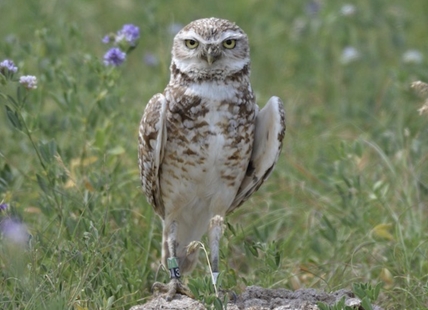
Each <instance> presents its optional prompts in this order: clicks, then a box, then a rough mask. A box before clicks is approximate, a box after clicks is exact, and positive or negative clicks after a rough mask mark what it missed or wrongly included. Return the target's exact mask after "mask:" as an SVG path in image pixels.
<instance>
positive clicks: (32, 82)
mask: <svg viewBox="0 0 428 310" xmlns="http://www.w3.org/2000/svg"><path fill="white" fill-rule="evenodd" d="M19 83H20V84H21V85H23V86H24V87H25V88H26V89H36V88H37V78H36V77H35V76H33V75H23V76H21V77H20V78H19Z"/></svg>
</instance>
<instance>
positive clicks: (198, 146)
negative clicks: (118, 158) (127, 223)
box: [139, 18, 285, 299]
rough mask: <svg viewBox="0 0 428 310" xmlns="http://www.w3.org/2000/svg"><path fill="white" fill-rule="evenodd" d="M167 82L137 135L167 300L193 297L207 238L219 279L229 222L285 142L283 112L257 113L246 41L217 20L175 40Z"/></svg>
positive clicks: (272, 103)
mask: <svg viewBox="0 0 428 310" xmlns="http://www.w3.org/2000/svg"><path fill="white" fill-rule="evenodd" d="M170 70H171V77H170V82H169V84H168V85H167V87H166V88H165V90H164V92H163V93H162V94H156V95H154V96H153V98H152V99H151V100H150V101H149V103H148V104H147V106H146V109H145V111H144V115H143V118H142V120H141V124H140V128H139V165H140V171H141V182H142V186H143V190H144V193H145V194H146V196H147V200H148V202H149V203H150V204H151V205H152V206H153V208H154V210H155V212H156V213H157V214H158V215H159V216H160V217H161V218H162V224H163V240H162V262H163V264H164V265H165V266H167V268H168V269H169V270H170V275H171V281H170V283H169V285H161V284H159V283H157V284H156V287H158V288H161V286H163V289H167V292H168V294H167V298H168V299H171V298H172V297H173V296H174V294H175V293H177V292H178V293H185V294H189V291H188V290H186V288H185V287H184V286H183V285H182V284H181V282H180V280H179V278H180V273H184V272H190V271H191V270H192V269H193V268H194V266H195V264H196V262H197V257H198V255H197V254H198V253H197V251H190V252H189V251H187V247H188V245H189V243H190V242H192V241H199V240H200V239H201V237H202V236H203V234H205V233H206V232H207V231H208V236H209V243H210V250H211V264H212V270H213V282H214V283H215V282H216V279H217V275H218V272H219V269H218V261H219V241H220V237H221V234H222V225H223V217H224V216H225V215H226V214H228V213H230V212H232V211H233V210H234V209H236V208H237V207H239V206H240V205H241V204H242V203H243V202H244V201H245V200H246V199H248V197H250V196H251V194H252V193H253V192H255V191H256V190H257V189H258V188H259V187H260V185H261V184H262V183H263V181H264V180H266V178H267V177H268V176H269V174H270V173H271V172H272V169H273V167H274V166H275V164H276V161H277V160H278V156H279V154H280V151H281V147H282V140H283V137H284V133H285V117H284V108H283V104H282V102H281V100H280V99H279V98H278V97H272V98H270V100H269V101H268V103H267V104H266V106H265V107H264V108H263V109H262V110H261V111H259V108H258V106H257V104H256V101H255V98H254V94H253V91H252V89H251V84H250V48H249V45H248V38H247V35H246V34H245V33H244V32H243V31H242V30H241V29H240V28H239V27H238V26H237V25H235V24H234V23H232V22H230V21H227V20H224V19H218V18H207V19H200V20H196V21H193V22H192V23H190V24H189V25H187V26H185V27H184V28H183V29H182V30H181V31H180V32H179V33H178V34H177V35H176V36H175V38H174V43H173V48H172V62H171V67H170Z"/></svg>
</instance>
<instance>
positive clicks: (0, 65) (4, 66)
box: [0, 59, 18, 74]
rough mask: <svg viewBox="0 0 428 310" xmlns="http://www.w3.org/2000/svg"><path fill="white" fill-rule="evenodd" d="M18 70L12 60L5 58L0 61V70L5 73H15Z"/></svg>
mask: <svg viewBox="0 0 428 310" xmlns="http://www.w3.org/2000/svg"><path fill="white" fill-rule="evenodd" d="M17 71H18V67H17V66H15V64H14V63H13V61H12V60H9V59H5V60H3V61H2V62H0V72H1V73H3V74H6V73H7V72H11V73H16V72H17Z"/></svg>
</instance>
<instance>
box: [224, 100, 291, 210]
mask: <svg viewBox="0 0 428 310" xmlns="http://www.w3.org/2000/svg"><path fill="white" fill-rule="evenodd" d="M284 134H285V111H284V105H283V103H282V101H281V99H279V98H278V97H271V98H270V99H269V101H268V102H267V104H266V106H265V107H264V108H263V109H261V111H260V112H259V114H258V115H257V118H256V127H255V134H254V144H253V151H252V153H251V159H250V162H249V164H248V168H247V171H246V174H245V177H244V179H243V181H242V184H241V186H240V188H239V190H238V193H237V195H236V197H235V200H234V201H233V203H232V205H231V206H230V208H229V209H228V210H227V213H229V212H232V211H233V210H235V209H236V208H238V207H239V206H240V205H241V204H242V203H243V202H244V201H246V200H247V199H248V198H249V197H250V196H251V195H252V194H253V193H254V192H255V191H257V190H258V189H259V187H260V186H261V185H262V184H263V182H264V181H265V180H266V179H267V178H268V177H269V175H270V174H271V172H272V170H273V168H274V166H275V164H276V162H277V161H278V157H279V154H280V153H281V149H282V140H283V138H284Z"/></svg>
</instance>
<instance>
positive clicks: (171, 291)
mask: <svg viewBox="0 0 428 310" xmlns="http://www.w3.org/2000/svg"><path fill="white" fill-rule="evenodd" d="M152 292H153V295H155V296H158V295H159V294H161V295H164V297H165V299H166V300H167V301H171V300H172V299H173V298H174V296H175V295H176V294H181V295H186V296H188V297H190V298H195V297H194V296H193V294H192V292H191V291H190V290H189V288H188V287H187V286H185V285H184V284H183V283H181V281H180V280H178V279H171V281H169V283H168V284H165V283H161V282H155V283H153V285H152Z"/></svg>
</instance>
